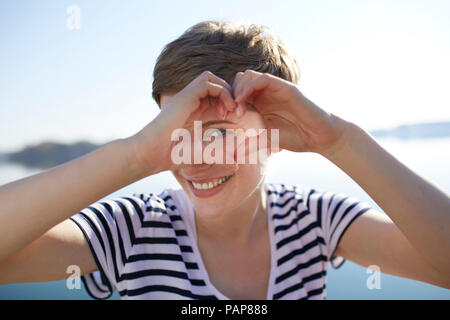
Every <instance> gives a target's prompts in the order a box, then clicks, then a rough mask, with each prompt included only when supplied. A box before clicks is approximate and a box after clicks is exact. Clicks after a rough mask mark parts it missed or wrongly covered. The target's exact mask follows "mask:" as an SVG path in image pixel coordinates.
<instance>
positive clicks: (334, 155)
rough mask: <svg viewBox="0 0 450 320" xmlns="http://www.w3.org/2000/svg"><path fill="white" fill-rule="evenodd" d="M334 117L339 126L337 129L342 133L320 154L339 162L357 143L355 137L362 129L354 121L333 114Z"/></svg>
mask: <svg viewBox="0 0 450 320" xmlns="http://www.w3.org/2000/svg"><path fill="white" fill-rule="evenodd" d="M332 117H333V119H334V123H335V126H336V128H337V129H336V130H337V132H339V133H340V134H339V137H338V139H337V140H336V142H335V143H334V144H333V145H332V146H331V147H330V148H328V149H327V150H325V151H323V152H321V153H320V154H321V155H322V156H324V157H325V158H327V159H328V160H329V161H331V162H333V163H335V164H337V163H339V162H340V161H341V160H342V159H343V157H344V156H345V155H346V154H348V152H349V151H350V149H351V148H352V147H353V145H354V144H355V139H356V138H357V136H358V135H359V134H360V131H361V130H362V129H361V128H360V127H359V126H357V125H356V124H354V123H353V122H350V121H346V120H344V119H342V118H340V117H338V116H336V115H334V114H332Z"/></svg>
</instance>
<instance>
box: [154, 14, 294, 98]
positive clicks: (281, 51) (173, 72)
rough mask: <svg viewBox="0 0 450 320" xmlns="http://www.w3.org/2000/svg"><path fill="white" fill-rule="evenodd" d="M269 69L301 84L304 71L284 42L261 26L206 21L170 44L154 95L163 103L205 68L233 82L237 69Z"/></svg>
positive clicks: (157, 71) (159, 66) (158, 63)
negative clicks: (165, 96)
mask: <svg viewBox="0 0 450 320" xmlns="http://www.w3.org/2000/svg"><path fill="white" fill-rule="evenodd" d="M247 69H251V70H255V71H258V72H265V73H270V74H272V75H275V76H277V77H280V78H282V79H285V80H287V81H290V82H293V83H297V82H298V80H299V77H300V70H299V67H298V63H297V61H296V59H295V57H294V56H293V55H291V54H288V52H287V49H286V46H285V44H284V42H283V41H282V40H281V39H280V38H279V37H276V36H275V35H273V33H272V32H271V31H270V29H269V28H268V27H266V26H261V25H250V26H248V27H246V26H245V25H240V24H234V23H231V22H223V21H204V22H200V23H198V24H196V25H194V26H192V27H191V28H189V29H188V30H186V31H185V32H184V33H183V34H182V35H181V36H180V37H179V38H177V39H175V40H174V41H172V42H170V43H168V44H167V45H166V46H165V47H164V49H163V50H162V52H161V54H160V55H159V57H158V59H157V61H156V65H155V68H154V70H153V92H152V96H153V99H155V101H156V103H157V104H158V105H160V100H161V95H162V94H171V93H176V92H178V91H180V90H182V89H183V88H184V87H185V86H187V85H188V84H189V83H190V82H191V81H192V80H194V79H195V78H196V77H197V76H198V75H199V74H201V73H202V72H203V71H206V70H209V71H211V72H212V73H214V74H215V75H216V76H218V77H220V78H222V79H224V80H225V81H227V82H228V83H229V84H230V85H231V84H232V83H233V81H234V77H235V75H236V73H237V72H239V71H245V70H247Z"/></svg>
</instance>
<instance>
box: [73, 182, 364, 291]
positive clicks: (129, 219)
mask: <svg viewBox="0 0 450 320" xmlns="http://www.w3.org/2000/svg"><path fill="white" fill-rule="evenodd" d="M265 190H266V195H267V204H268V215H269V216H268V221H269V228H270V230H269V231H270V232H271V239H272V252H271V254H272V260H273V261H274V262H275V263H274V265H273V270H272V272H271V275H272V276H271V279H272V283H271V284H270V285H269V295H268V296H269V297H270V298H272V299H324V298H325V295H326V292H325V288H326V269H327V266H328V262H331V265H332V266H333V267H335V268H337V267H339V266H340V265H341V264H342V263H343V259H342V258H341V257H335V256H334V252H335V250H336V248H337V246H338V244H339V241H340V239H341V237H342V235H343V234H344V232H345V230H346V229H347V228H348V226H349V225H350V224H351V223H352V222H353V221H354V220H355V219H356V218H357V217H358V216H359V215H361V214H362V213H364V212H365V211H367V210H368V209H369V206H368V205H367V204H366V203H363V202H360V201H358V200H357V199H355V198H351V197H346V196H345V195H343V194H336V193H331V192H321V191H317V190H314V189H311V188H301V187H299V186H285V185H283V184H266V185H265ZM183 192H184V191H183V190H182V189H178V190H173V189H166V190H164V191H163V192H161V193H160V194H158V195H156V194H137V195H136V194H135V195H133V196H130V197H122V198H118V199H112V200H106V201H100V202H97V203H94V204H92V205H91V206H89V207H87V208H85V209H84V210H82V211H80V212H79V213H77V214H76V215H74V216H72V217H71V220H72V221H74V222H75V223H76V224H77V225H78V226H79V227H80V228H81V230H82V231H83V233H84V235H85V237H86V239H87V241H88V243H89V246H90V248H91V250H92V252H93V255H94V259H95V261H96V263H97V266H98V271H97V272H95V273H92V274H88V275H84V276H83V277H82V278H83V283H84V285H85V287H86V288H87V290H88V292H89V294H90V295H91V296H93V297H95V298H98V299H104V298H108V297H109V296H111V294H112V293H113V292H114V291H118V292H119V294H120V296H121V298H122V299H219V298H224V297H225V296H223V295H221V294H220V292H218V290H217V289H215V288H214V286H213V284H211V283H210V282H209V280H208V276H207V271H206V270H205V269H204V267H203V264H202V262H201V258H200V255H199V254H198V248H197V247H196V235H195V230H194V229H193V227H192V225H191V223H189V221H190V220H189V212H192V208H189V206H190V203H189V202H188V201H186V199H187V197H186V196H185V195H184V193H183ZM180 195H183V196H184V198H183V197H180ZM180 199H184V200H180ZM225 298H226V297H225Z"/></svg>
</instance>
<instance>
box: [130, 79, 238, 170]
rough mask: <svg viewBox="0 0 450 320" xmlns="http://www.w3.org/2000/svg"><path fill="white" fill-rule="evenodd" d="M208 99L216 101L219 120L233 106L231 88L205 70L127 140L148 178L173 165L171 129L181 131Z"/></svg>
mask: <svg viewBox="0 0 450 320" xmlns="http://www.w3.org/2000/svg"><path fill="white" fill-rule="evenodd" d="M210 98H212V99H211V100H214V102H217V100H219V101H221V102H222V103H213V104H214V105H215V107H216V113H217V116H218V117H219V118H220V119H223V118H224V117H225V115H226V113H227V112H233V111H234V109H235V108H236V106H237V104H236V103H235V102H234V99H233V97H232V95H231V86H230V85H229V84H228V83H227V82H226V81H225V80H223V79H221V78H219V77H217V76H215V75H214V74H213V73H211V72H209V71H205V72H203V73H202V74H200V75H199V76H198V77H197V78H195V79H194V80H192V81H191V82H190V83H189V84H188V85H187V86H186V87H185V88H183V90H181V91H179V92H178V93H176V94H175V95H173V96H171V98H170V100H169V101H168V102H167V103H166V104H162V106H161V112H160V113H159V114H158V116H157V117H156V118H155V119H153V120H152V121H151V122H150V123H149V124H148V125H147V126H145V127H144V128H143V129H142V130H141V131H139V132H138V133H136V134H135V135H134V136H132V137H130V139H131V140H132V143H133V145H134V150H135V159H136V160H135V161H137V162H138V163H139V165H140V166H143V167H144V168H146V171H147V172H148V175H151V174H156V173H158V172H161V171H166V170H170V169H171V168H172V167H173V163H172V161H171V158H170V154H171V149H172V147H173V145H174V144H175V143H176V142H173V141H171V135H172V132H174V130H176V129H179V128H183V127H185V125H186V122H187V120H188V119H189V118H191V117H194V118H195V117H196V115H197V114H201V113H202V112H203V111H204V110H205V109H206V108H208V107H209V106H210V102H211V100H210Z"/></svg>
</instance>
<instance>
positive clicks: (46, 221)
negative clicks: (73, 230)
mask: <svg viewBox="0 0 450 320" xmlns="http://www.w3.org/2000/svg"><path fill="white" fill-rule="evenodd" d="M132 153H133V146H132V144H131V143H129V141H128V139H121V140H116V141H113V142H110V143H108V144H106V145H105V146H103V147H101V148H99V149H97V150H95V151H93V152H91V153H89V154H86V155H84V156H83V157H80V158H77V159H75V160H72V161H70V162H68V163H65V164H62V165H59V166H57V167H54V168H52V169H49V170H47V171H44V172H42V173H39V174H36V175H33V176H30V177H27V178H24V179H21V180H17V181H14V182H11V183H9V184H6V185H4V186H2V187H0V204H1V207H0V261H1V260H3V259H4V258H6V257H7V256H9V255H10V254H12V253H14V252H16V251H18V250H20V249H21V248H23V247H25V246H26V245H27V244H29V243H30V242H32V241H33V240H35V239H37V238H38V237H39V236H41V235H42V234H43V233H45V232H46V231H48V230H49V229H50V228H52V227H53V226H55V225H56V224H58V223H59V222H61V221H63V220H65V219H67V218H69V217H70V216H72V215H73V214H75V213H77V212H78V211H80V210H82V209H84V208H85V207H87V206H89V205H90V204H92V203H94V202H95V201H98V200H99V199H101V198H103V197H105V196H107V195H108V194H110V193H112V192H114V191H115V190H118V189H120V188H122V187H124V186H126V185H128V184H130V183H133V182H134V181H137V180H139V179H141V178H144V177H145V173H144V172H142V170H141V168H139V167H138V166H137V165H136V164H135V163H134V162H133V161H132V160H131V159H132Z"/></svg>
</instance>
